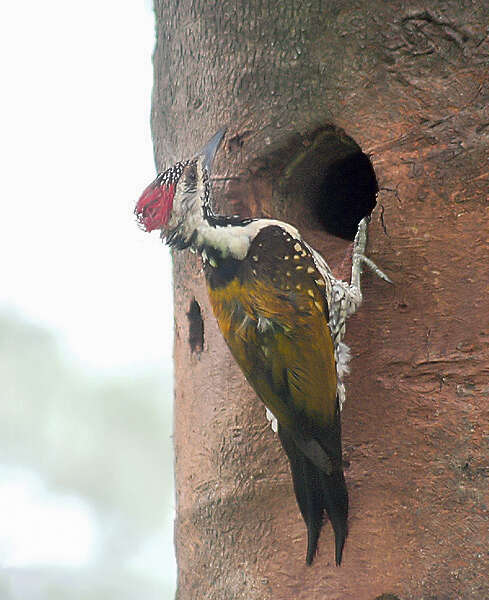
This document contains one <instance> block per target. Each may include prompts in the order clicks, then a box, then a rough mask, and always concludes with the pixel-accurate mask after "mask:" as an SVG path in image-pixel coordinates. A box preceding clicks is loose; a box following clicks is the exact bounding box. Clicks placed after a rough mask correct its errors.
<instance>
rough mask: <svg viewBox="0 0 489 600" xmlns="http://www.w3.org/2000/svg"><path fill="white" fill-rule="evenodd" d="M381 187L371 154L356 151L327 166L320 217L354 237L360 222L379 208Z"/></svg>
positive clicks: (330, 226) (317, 208) (340, 232)
mask: <svg viewBox="0 0 489 600" xmlns="http://www.w3.org/2000/svg"><path fill="white" fill-rule="evenodd" d="M378 191H379V188H378V185H377V179H376V177H375V172H374V169H373V167H372V163H371V162H370V159H369V157H368V156H367V155H366V154H364V153H363V152H361V151H357V152H354V153H353V154H350V155H348V156H346V157H345V158H341V159H339V160H336V161H334V162H333V163H331V164H330V165H329V166H328V168H327V169H326V173H325V176H324V180H323V182H322V184H321V187H320V190H319V196H318V198H317V201H316V205H315V211H316V215H317V218H318V219H319V221H320V222H321V224H322V225H323V226H324V228H325V229H326V231H328V232H329V233H332V234H333V235H337V236H338V237H341V238H346V239H348V240H353V238H354V237H355V234H356V232H357V228H358V223H359V222H360V221H361V220H362V219H363V217H366V216H368V215H370V213H371V212H372V211H373V209H374V208H375V204H376V200H375V198H376V195H377V192H378Z"/></svg>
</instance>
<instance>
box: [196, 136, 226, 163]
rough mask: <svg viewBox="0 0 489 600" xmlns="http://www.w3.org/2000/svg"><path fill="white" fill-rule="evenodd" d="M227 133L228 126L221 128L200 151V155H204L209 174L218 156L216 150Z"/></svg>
mask: <svg viewBox="0 0 489 600" xmlns="http://www.w3.org/2000/svg"><path fill="white" fill-rule="evenodd" d="M225 133H226V128H225V127H223V129H220V130H219V131H218V132H217V133H216V134H214V135H213V136H212V137H211V139H210V140H209V141H208V142H207V144H206V145H205V146H204V147H203V148H202V150H201V151H200V152H199V155H201V156H202V155H203V156H204V166H205V168H206V169H207V172H208V173H209V174H210V172H211V170H212V163H213V162H214V157H215V156H216V152H217V150H218V148H219V146H220V145H221V142H222V140H223V138H224V135H225Z"/></svg>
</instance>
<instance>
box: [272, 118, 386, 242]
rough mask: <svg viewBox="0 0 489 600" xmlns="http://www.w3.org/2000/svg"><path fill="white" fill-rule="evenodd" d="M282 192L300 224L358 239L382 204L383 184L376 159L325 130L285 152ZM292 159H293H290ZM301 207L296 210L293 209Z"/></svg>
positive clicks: (341, 135)
mask: <svg viewBox="0 0 489 600" xmlns="http://www.w3.org/2000/svg"><path fill="white" fill-rule="evenodd" d="M281 154H282V156H281V158H282V159H285V161H286V164H287V166H286V167H285V169H284V170H283V171H282V174H283V177H282V184H283V185H282V191H283V192H284V193H285V195H286V196H287V197H288V200H289V209H291V210H292V212H295V211H297V215H292V216H293V217H295V218H296V220H298V221H301V220H302V221H308V224H309V225H310V226H311V227H314V228H317V227H318V225H319V226H320V227H321V229H324V230H326V231H327V232H328V233H330V234H332V235H334V236H337V237H339V238H343V239H346V240H353V239H354V237H355V234H356V232H357V229H358V223H359V222H360V221H361V219H363V218H364V217H366V216H368V215H370V214H371V212H372V211H373V209H374V208H375V205H376V196H377V192H378V189H379V188H378V183H377V178H376V176H375V171H374V168H373V166H372V163H371V161H370V158H369V156H368V155H367V154H365V153H364V152H363V151H362V149H361V148H360V146H359V145H358V144H357V143H356V142H355V140H353V139H352V138H351V137H349V136H348V135H346V133H345V132H344V131H343V130H341V129H338V128H336V127H333V126H325V127H322V128H320V129H319V130H316V131H315V132H314V133H313V134H311V135H310V136H308V137H303V138H301V140H300V141H299V140H298V139H294V140H291V143H290V144H289V145H288V148H282V152H281ZM287 155H288V157H287ZM292 205H295V206H296V208H295V209H294V208H292Z"/></svg>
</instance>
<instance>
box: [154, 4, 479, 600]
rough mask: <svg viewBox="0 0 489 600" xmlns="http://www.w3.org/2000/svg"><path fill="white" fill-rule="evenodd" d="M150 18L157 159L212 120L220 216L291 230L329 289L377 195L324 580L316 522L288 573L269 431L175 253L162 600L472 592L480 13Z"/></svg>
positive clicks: (281, 481) (395, 10)
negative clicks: (339, 514)
mask: <svg viewBox="0 0 489 600" xmlns="http://www.w3.org/2000/svg"><path fill="white" fill-rule="evenodd" d="M427 5H428V6H430V8H429V9H427V8H426V6H427ZM156 13H157V36H158V42H157V48H156V52H155V88H154V99H153V131H154V142H155V149H156V155H157V160H158V164H159V166H160V167H161V168H163V167H164V166H169V165H170V164H171V163H172V161H174V160H175V159H181V158H187V157H189V156H191V155H192V154H193V153H195V152H196V151H197V150H198V149H199V148H200V147H201V146H202V145H203V144H204V143H205V141H206V140H207V139H208V138H209V137H210V136H211V135H212V134H213V133H214V132H215V131H216V130H217V129H219V128H220V127H222V126H223V125H227V126H228V133H227V136H226V142H225V144H224V146H223V148H222V149H221V150H220V152H219V154H218V157H217V160H216V167H215V171H214V176H215V177H214V190H215V194H214V196H215V204H216V207H215V208H216V209H217V210H221V211H222V212H224V213H227V214H232V213H238V214H242V215H252V216H273V217H275V218H280V219H284V220H287V221H289V222H292V223H293V224H294V225H296V226H298V227H299V229H300V231H301V232H302V234H303V236H304V237H305V239H306V240H307V241H309V242H310V243H311V244H312V245H314V246H315V247H316V248H317V249H318V250H320V251H321V252H322V253H323V255H324V256H325V257H326V259H327V260H328V261H329V263H330V265H331V266H332V268H333V270H334V271H335V272H336V273H343V274H344V276H345V277H346V276H347V272H348V270H347V267H348V264H347V262H346V263H345V261H344V257H345V252H346V251H347V250H348V244H349V242H348V238H350V239H351V233H352V230H353V228H354V225H355V223H356V222H357V221H358V218H359V216H361V215H362V214H365V213H366V212H369V211H370V210H371V209H372V207H373V205H374V204H375V186H376V185H377V184H378V187H379V190H380V191H379V194H378V196H377V205H376V208H375V209H374V212H373V218H372V223H371V225H370V232H369V240H370V241H369V248H368V253H369V256H370V257H371V258H372V259H373V260H374V261H375V262H376V263H377V264H378V265H379V266H380V267H381V268H382V269H383V270H385V271H386V272H387V274H388V275H389V276H390V277H391V278H392V280H393V281H394V284H395V285H394V286H388V285H387V284H386V283H385V282H383V281H381V280H380V279H378V278H376V277H375V276H374V275H373V274H371V273H369V272H367V273H365V274H364V277H363V291H364V304H363V306H362V307H361V309H360V311H359V313H358V314H357V315H355V316H354V317H353V318H352V319H350V321H349V322H348V332H347V338H346V341H347V343H348V344H349V345H350V346H351V348H352V352H353V357H354V359H353V361H352V364H351V367H352V372H351V375H350V376H349V379H348V391H347V402H346V406H345V408H344V410H343V440H344V457H345V461H346V463H347V465H349V467H348V468H347V469H346V471H345V476H346V480H347V485H348V488H349V493H350V518H349V525H350V531H349V537H348V539H347V542H346V546H345V551H344V555H343V564H342V566H341V567H340V568H337V567H335V566H334V553H333V541H332V532H331V528H330V527H329V524H328V523H325V526H324V528H323V532H322V535H321V538H320V542H319V554H318V556H317V557H316V560H315V562H314V563H313V565H312V567H307V566H306V565H305V560H304V557H305V548H306V529H305V526H304V524H303V522H302V519H301V517H300V514H299V510H298V508H297V506H296V502H295V498H294V494H293V490H292V483H291V477H290V473H289V469H288V465H287V462H286V458H285V456H284V454H283V452H282V450H281V448H280V443H279V440H278V439H277V437H276V435H275V434H274V433H273V432H272V431H271V429H270V428H269V427H268V426H267V422H266V420H265V411H264V408H263V406H262V405H261V404H260V402H259V401H258V400H257V398H256V397H255V395H254V393H253V391H252V389H251V388H250V387H249V386H248V384H247V383H246V381H245V379H244V377H243V375H242V374H241V371H240V370H239V368H238V367H237V365H236V364H235V362H234V360H233V359H232V357H231V355H230V353H229V351H228V349H227V348H226V346H225V344H224V341H223V340H222V338H221V336H220V333H219V331H218V328H217V324H216V322H215V319H214V317H213V315H212V312H211V310H210V307H209V303H208V300H207V295H206V290H205V286H204V279H203V274H202V269H201V263H200V259H199V258H198V257H196V256H194V255H192V254H190V253H189V252H188V251H184V252H180V253H176V254H175V256H174V280H175V281H174V283H175V332H176V335H175V364H176V369H175V371H176V397H175V402H176V407H175V413H176V417H175V451H176V489H177V520H176V534H175V539H176V548H177V559H178V565H179V574H178V598H179V600H190V599H199V600H200V599H203V598H205V599H206V600H217V599H222V600H232V599H238V598H242V599H246V600H252V599H257V600H258V599H259V600H267V599H272V598H273V599H274V600H286V599H287V600H289V599H291V598H294V599H304V600H305V599H307V600H314V599H323V598H328V599H330V600H331V599H334V598H337V599H341V600H350V599H351V600H363V599H366V600H373V599H374V598H375V597H377V596H379V595H381V594H387V593H392V594H395V595H396V596H397V597H398V598H400V599H401V600H408V599H413V600H419V599H420V598H430V599H432V600H435V599H436V600H442V599H443V600H445V599H455V598H457V599H468V598H473V599H477V600H481V599H482V598H485V597H489V585H488V581H489V565H488V553H487V545H488V536H487V530H488V513H487V506H488V502H489V498H488V487H487V482H488V478H487V476H488V463H487V451H488V444H487V437H484V431H486V433H487V425H488V409H487V399H488V396H489V383H488V374H489V317H488V315H489V295H488V294H487V285H488V281H489V267H488V265H489V261H488V256H489V234H488V231H489V210H488V205H487V189H488V179H489V171H488V154H489V153H488V141H489V111H488V106H489V81H488V68H487V65H488V60H489V30H488V25H487V24H488V23H489V4H488V3H487V1H486V0H472V1H469V0H462V1H460V0H457V1H455V0H453V1H449V0H447V1H444V2H436V1H434V2H429V3H428V4H427V3H426V2H421V1H419V2H418V1H415V0H413V1H411V2H405V1H400V0H393V1H391V2H384V1H381V0H359V1H357V2H348V1H347V2H345V1H344V0H343V1H340V0H338V1H333V0H331V1H329V2H321V1H320V0H311V1H308V2H298V1H297V0H295V1H294V0H288V1H286V2H284V1H283V0H251V1H250V0H248V1H243V2H236V0H233V1H230V0H224V1H223V2H216V3H214V2H205V1H204V0H171V1H168V0H165V1H163V0H158V1H157V2H156ZM371 164H372V165H373V169H374V171H375V175H374V174H373V171H372V169H371V166H370V165H371ZM375 177H376V180H375ZM328 232H329V233H328ZM333 234H336V235H333ZM338 235H339V236H341V237H343V238H347V239H346V240H345V239H340V238H339V237H337V236H338ZM385 597H386V598H387V597H389V596H385ZM392 597H393V596H392Z"/></svg>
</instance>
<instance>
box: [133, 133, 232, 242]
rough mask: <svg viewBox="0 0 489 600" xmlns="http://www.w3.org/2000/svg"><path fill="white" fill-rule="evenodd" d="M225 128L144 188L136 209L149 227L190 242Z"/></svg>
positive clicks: (139, 219) (138, 218)
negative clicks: (199, 149) (197, 150)
mask: <svg viewBox="0 0 489 600" xmlns="http://www.w3.org/2000/svg"><path fill="white" fill-rule="evenodd" d="M224 134H225V130H224V129H222V130H220V131H218V132H217V133H216V134H215V135H214V136H213V137H212V138H211V139H210V140H209V141H208V142H207V144H206V145H205V146H204V148H202V150H201V151H200V152H198V153H197V154H196V155H195V156H194V158H192V159H190V160H187V161H183V162H179V163H177V164H175V165H174V166H173V167H171V168H170V169H167V170H166V171H164V172H163V173H160V174H159V175H158V176H157V177H156V179H155V180H154V181H153V182H152V183H150V185H149V186H148V187H147V188H146V189H145V190H144V192H143V193H142V195H141V197H140V198H139V201H138V203H137V205H136V209H135V211H134V213H135V215H136V217H137V220H138V221H139V223H140V224H141V226H142V227H143V229H144V230H145V231H153V229H160V230H161V235H162V237H166V238H167V241H168V242H171V239H172V238H173V237H175V236H178V237H179V238H181V239H180V242H183V243H185V242H187V241H188V240H187V239H186V238H187V236H188V235H191V233H192V231H193V230H195V228H196V226H197V225H198V221H199V219H202V218H203V210H205V207H206V206H207V205H208V202H209V199H210V183H209V178H210V173H211V168H212V162H213V160H214V156H215V154H216V152H217V149H218V148H219V146H220V143H221V141H222V139H223V137H224Z"/></svg>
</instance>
